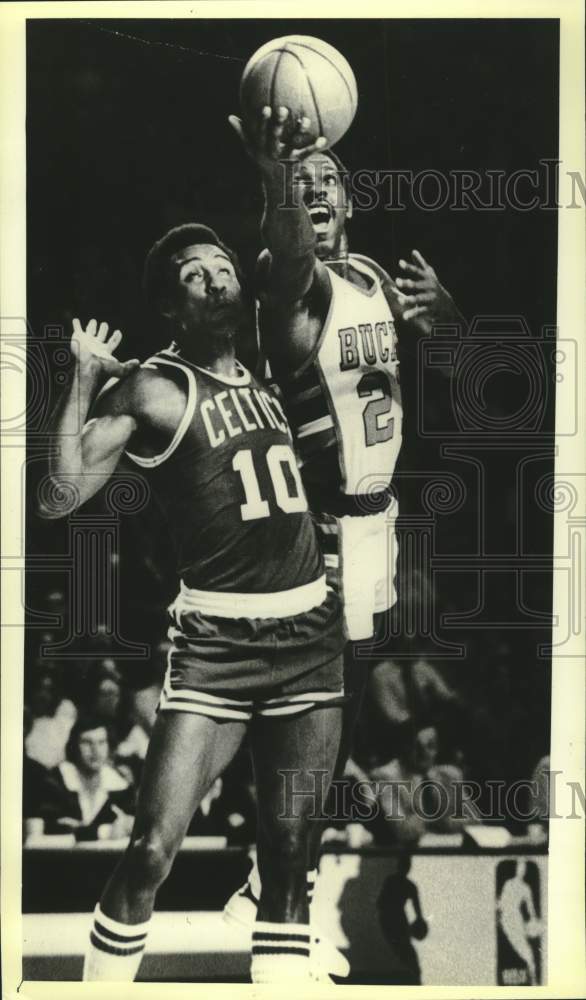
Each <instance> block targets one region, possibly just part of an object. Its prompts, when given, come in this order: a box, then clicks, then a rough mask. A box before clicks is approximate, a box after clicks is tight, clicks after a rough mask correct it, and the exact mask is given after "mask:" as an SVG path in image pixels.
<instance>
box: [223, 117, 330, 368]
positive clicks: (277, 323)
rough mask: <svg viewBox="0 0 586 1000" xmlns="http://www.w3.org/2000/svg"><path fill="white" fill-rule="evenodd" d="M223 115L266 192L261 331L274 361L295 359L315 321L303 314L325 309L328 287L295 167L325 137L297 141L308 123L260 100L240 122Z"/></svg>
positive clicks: (312, 334)
mask: <svg viewBox="0 0 586 1000" xmlns="http://www.w3.org/2000/svg"><path fill="white" fill-rule="evenodd" d="M229 121H230V124H231V125H232V127H233V128H234V130H235V131H236V133H237V134H238V136H239V137H240V139H241V141H242V143H243V145H244V148H245V150H246V152H247V153H248V155H249V156H250V157H251V158H252V159H253V160H254V162H255V163H256V165H257V167H258V168H259V171H260V176H261V181H262V186H263V192H264V212H263V217H262V221H261V232H262V236H263V240H264V242H265V249H264V250H263V253H262V254H261V257H260V258H259V266H258V269H257V295H258V299H259V301H260V307H261V312H260V316H259V322H260V325H261V334H262V337H263V339H265V340H266V339H267V338H268V339H269V340H270V356H271V359H272V360H273V361H274V360H275V359H276V360H277V363H278V360H279V358H280V359H282V360H283V362H284V363H285V364H286V365H287V367H290V366H291V365H293V366H295V365H296V364H300V363H302V362H303V361H304V360H305V358H306V357H307V355H308V354H309V353H310V352H311V350H312V349H313V347H314V344H315V341H316V339H317V336H318V335H319V331H320V328H321V324H320V322H319V318H318V319H317V320H316V321H315V322H310V321H309V314H310V311H311V313H312V314H316V313H317V315H318V317H319V316H320V315H321V314H322V313H323V314H324V315H325V313H326V312H327V305H328V301H329V294H330V284H329V280H328V276H327V273H326V268H325V267H324V265H323V264H322V263H321V262H320V261H319V260H318V258H317V256H316V253H315V247H316V235H315V230H314V228H313V225H312V222H311V219H310V217H309V213H308V211H307V208H306V206H305V204H304V199H303V186H302V183H301V182H300V178H299V173H298V170H297V167H298V164H299V163H300V161H302V160H303V159H305V158H306V157H307V156H309V155H310V154H311V153H313V152H315V151H316V150H319V149H322V148H323V147H324V146H325V145H326V139H325V138H324V137H323V136H321V137H320V138H318V139H317V140H316V141H315V142H314V143H311V144H309V145H303V143H304V141H305V137H306V133H307V130H308V129H309V128H310V126H311V122H310V120H309V119H308V118H303V119H301V121H299V122H298V123H297V124H296V125H295V126H293V125H292V123H291V122H290V119H289V111H288V109H287V108H278V109H277V110H276V111H272V109H271V108H270V107H265V108H263V109H262V111H261V112H260V114H259V115H258V117H257V119H256V120H255V121H252V122H247V123H246V125H244V123H243V122H242V121H241V120H240V119H239V118H236V117H234V116H233V115H232V116H230V119H229Z"/></svg>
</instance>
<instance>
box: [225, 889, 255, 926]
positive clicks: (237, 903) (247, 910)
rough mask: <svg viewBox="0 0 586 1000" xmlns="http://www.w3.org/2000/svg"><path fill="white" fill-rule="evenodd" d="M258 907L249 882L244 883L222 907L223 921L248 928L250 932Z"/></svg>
mask: <svg viewBox="0 0 586 1000" xmlns="http://www.w3.org/2000/svg"><path fill="white" fill-rule="evenodd" d="M257 907H258V899H257V898H256V896H255V895H254V893H253V891H252V889H251V887H250V883H249V882H245V883H244V885H242V886H240V888H239V889H237V890H236V892H235V893H234V894H233V895H232V896H230V899H229V900H228V902H227V903H226V905H225V907H224V912H223V914H222V917H223V919H224V920H225V922H226V923H227V924H231V925H232V926H238V927H248V928H249V929H250V931H251V932H252V925H253V924H254V921H255V920H256V910H257Z"/></svg>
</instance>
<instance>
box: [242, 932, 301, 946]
mask: <svg viewBox="0 0 586 1000" xmlns="http://www.w3.org/2000/svg"><path fill="white" fill-rule="evenodd" d="M252 940H253V941H303V942H304V943H307V944H309V934H288V933H287V931H281V932H280V933H277V932H276V931H254V932H253V935H252Z"/></svg>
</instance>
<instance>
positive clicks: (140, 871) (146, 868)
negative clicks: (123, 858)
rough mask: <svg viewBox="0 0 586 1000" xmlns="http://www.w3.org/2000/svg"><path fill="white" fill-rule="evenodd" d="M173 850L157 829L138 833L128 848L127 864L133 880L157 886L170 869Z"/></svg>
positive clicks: (141, 883)
mask: <svg viewBox="0 0 586 1000" xmlns="http://www.w3.org/2000/svg"><path fill="white" fill-rule="evenodd" d="M174 857H175V851H174V849H173V848H172V847H171V845H170V844H168V843H166V842H165V840H164V838H163V837H162V836H161V834H160V833H159V832H158V831H157V830H150V831H148V832H146V833H143V834H141V835H139V836H138V837H137V838H136V839H135V840H134V841H133V843H132V844H131V845H130V847H129V848H128V853H127V864H128V867H129V869H130V873H131V878H132V880H133V881H134V882H136V883H138V884H139V885H144V886H159V885H160V884H161V883H162V882H164V881H165V879H166V878H167V875H168V874H169V872H170V871H171V865H172V864H173V859H174Z"/></svg>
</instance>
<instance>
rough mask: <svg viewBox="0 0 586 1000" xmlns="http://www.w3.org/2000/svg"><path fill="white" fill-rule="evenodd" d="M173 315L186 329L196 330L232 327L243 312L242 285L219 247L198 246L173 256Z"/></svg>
mask: <svg viewBox="0 0 586 1000" xmlns="http://www.w3.org/2000/svg"><path fill="white" fill-rule="evenodd" d="M171 263H172V266H173V268H174V270H175V274H176V279H177V284H176V299H175V304H174V313H175V315H176V317H177V318H178V319H179V320H180V321H181V322H182V323H183V325H184V327H187V328H190V329H193V330H197V329H199V328H204V329H205V330H209V329H210V328H212V329H213V328H216V327H218V326H220V327H225V326H226V325H230V324H233V323H234V322H235V321H236V319H237V318H238V317H239V316H240V312H241V309H242V292H241V288H240V283H239V281H238V278H237V276H236V272H235V270H234V265H233V264H232V261H231V260H230V258H229V257H228V256H227V255H226V254H225V253H224V251H223V250H221V249H220V247H217V246H212V245H208V244H200V243H198V244H195V245H193V246H189V247H185V248H184V249H182V250H180V251H178V252H177V253H175V254H173V256H172V258H171Z"/></svg>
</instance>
